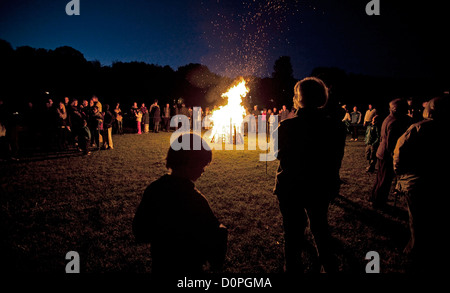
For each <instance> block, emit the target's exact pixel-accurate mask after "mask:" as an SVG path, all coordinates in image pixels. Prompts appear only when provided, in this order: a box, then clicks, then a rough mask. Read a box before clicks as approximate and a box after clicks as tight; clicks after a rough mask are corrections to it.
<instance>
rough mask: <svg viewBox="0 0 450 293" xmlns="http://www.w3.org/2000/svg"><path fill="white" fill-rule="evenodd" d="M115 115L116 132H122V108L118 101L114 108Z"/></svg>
mask: <svg viewBox="0 0 450 293" xmlns="http://www.w3.org/2000/svg"><path fill="white" fill-rule="evenodd" d="M114 115H115V121H116V123H115V125H116V133H117V134H123V114H122V109H120V103H117V104H116V108H115V109H114Z"/></svg>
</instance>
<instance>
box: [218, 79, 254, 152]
mask: <svg viewBox="0 0 450 293" xmlns="http://www.w3.org/2000/svg"><path fill="white" fill-rule="evenodd" d="M248 92H249V88H248V87H247V86H246V85H245V80H244V79H243V78H241V80H240V82H239V83H238V84H237V85H235V86H233V87H231V88H230V89H229V90H228V91H227V92H225V93H223V94H222V95H221V97H222V98H228V102H227V105H225V106H221V107H219V109H217V110H215V111H213V112H212V115H211V121H212V124H213V128H212V131H211V136H210V140H211V142H222V143H233V144H237V143H238V144H241V143H243V142H244V140H243V132H244V129H243V124H242V122H243V121H244V118H245V116H246V111H245V108H244V106H242V99H243V98H244V97H245V96H246V95H247V93H248Z"/></svg>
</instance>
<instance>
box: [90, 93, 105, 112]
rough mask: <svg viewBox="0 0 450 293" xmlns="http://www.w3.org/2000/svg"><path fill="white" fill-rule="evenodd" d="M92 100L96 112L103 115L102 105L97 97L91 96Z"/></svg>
mask: <svg viewBox="0 0 450 293" xmlns="http://www.w3.org/2000/svg"><path fill="white" fill-rule="evenodd" d="M92 100H93V101H94V106H97V109H98V112H99V113H103V107H102V103H100V101H99V100H98V97H97V96H96V95H93V96H92Z"/></svg>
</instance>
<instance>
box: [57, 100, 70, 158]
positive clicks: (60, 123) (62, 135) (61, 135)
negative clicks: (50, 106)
mask: <svg viewBox="0 0 450 293" xmlns="http://www.w3.org/2000/svg"><path fill="white" fill-rule="evenodd" d="M56 113H57V114H58V120H57V124H56V125H57V128H58V150H60V151H62V150H67V148H68V145H67V133H68V131H69V130H68V129H67V111H66V107H65V106H64V102H59V106H58V108H57V109H56Z"/></svg>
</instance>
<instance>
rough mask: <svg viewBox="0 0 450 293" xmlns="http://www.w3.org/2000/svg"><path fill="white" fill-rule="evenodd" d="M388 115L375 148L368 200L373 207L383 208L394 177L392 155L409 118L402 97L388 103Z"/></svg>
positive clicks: (408, 123)
mask: <svg viewBox="0 0 450 293" xmlns="http://www.w3.org/2000/svg"><path fill="white" fill-rule="evenodd" d="M389 111H390V114H389V116H387V117H386V119H384V121H383V124H382V125H381V133H380V137H381V139H380V145H379V147H378V150H377V159H378V171H377V178H376V180H375V184H374V187H373V189H372V194H371V197H370V201H371V202H372V206H373V207H374V208H380V209H382V208H384V207H385V206H386V204H387V200H388V197H389V193H390V190H391V187H392V180H393V179H394V177H395V174H394V167H393V161H392V155H393V154H394V148H395V145H396V143H397V140H398V138H399V137H400V136H401V135H402V134H403V133H404V132H405V131H406V129H407V128H408V127H409V125H410V124H411V123H410V119H409V117H408V116H407V115H406V113H407V105H406V102H405V101H404V100H402V99H395V100H393V101H391V102H390V103H389Z"/></svg>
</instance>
